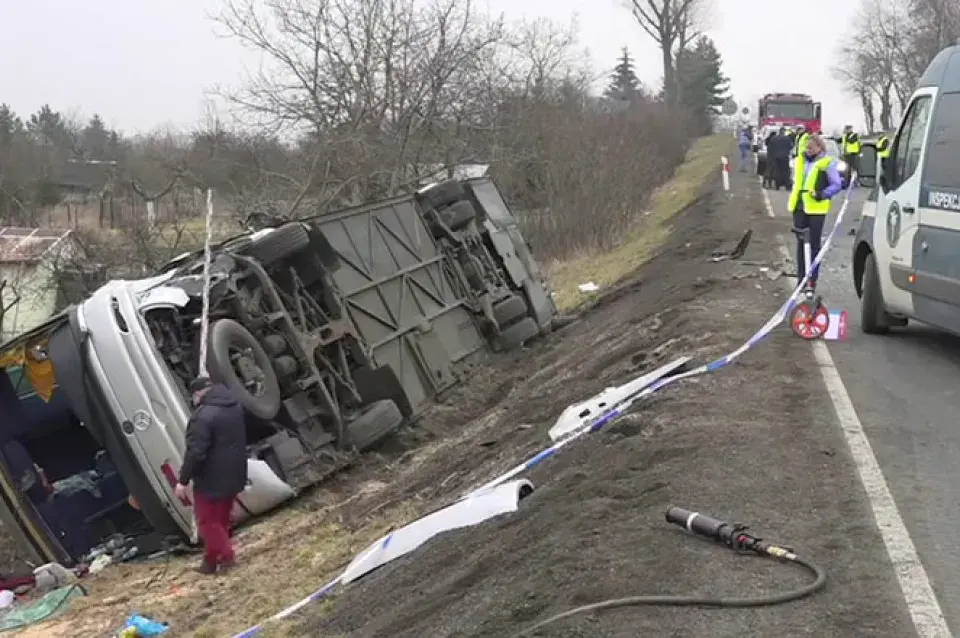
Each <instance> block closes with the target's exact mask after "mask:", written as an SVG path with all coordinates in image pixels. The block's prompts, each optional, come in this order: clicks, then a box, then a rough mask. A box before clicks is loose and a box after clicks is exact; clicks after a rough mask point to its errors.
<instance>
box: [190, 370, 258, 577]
mask: <svg viewBox="0 0 960 638" xmlns="http://www.w3.org/2000/svg"><path fill="white" fill-rule="evenodd" d="M190 391H191V392H192V393H193V403H194V405H195V406H196V407H195V409H194V412H193V415H192V416H191V417H190V422H189V423H188V424H187V436H186V439H187V445H186V451H185V452H184V455H183V465H182V466H181V467H180V481H179V482H178V483H177V486H176V489H175V491H176V495H177V498H179V499H181V500H185V499H188V498H189V496H190V489H189V488H188V486H189V485H190V483H191V482H193V490H192V491H193V513H194V514H195V515H196V517H197V527H198V528H199V532H200V537H201V538H202V539H203V545H204V555H203V562H202V563H201V564H200V567H199V568H198V569H197V571H199V572H200V573H201V574H213V573H215V572H217V571H221V572H223V571H226V570H228V569H231V568H233V567H234V566H235V565H236V559H235V557H234V553H233V542H232V541H231V538H230V537H231V534H230V527H231V525H230V511H231V510H232V509H233V503H234V501H235V500H236V498H237V495H238V494H240V492H242V491H243V488H244V487H245V486H246V483H247V432H246V424H245V422H244V416H243V407H241V406H240V404H239V403H237V401H236V399H234V398H233V395H232V394H231V393H230V390H229V389H228V388H227V387H226V386H225V385H223V384H219V383H217V384H215V383H212V382H211V381H210V379H208V378H206V377H198V378H197V379H195V380H194V381H193V382H192V383H191V384H190Z"/></svg>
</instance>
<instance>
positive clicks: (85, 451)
mask: <svg viewBox="0 0 960 638" xmlns="http://www.w3.org/2000/svg"><path fill="white" fill-rule="evenodd" d="M202 271H203V254H202V251H201V252H195V253H190V254H185V255H182V256H180V257H178V258H177V259H175V260H174V261H172V262H170V263H169V264H167V265H166V266H165V267H163V268H162V269H161V272H160V274H158V275H156V276H154V277H151V278H148V279H143V280H137V281H126V280H120V281H110V282H108V283H107V284H106V285H104V286H102V287H101V288H99V289H98V290H96V291H95V292H94V293H93V294H92V295H91V296H90V297H89V298H87V299H86V300H84V301H83V302H82V303H80V304H79V305H76V306H73V307H71V308H69V309H67V310H66V311H64V312H63V313H61V314H59V315H57V316H55V317H53V318H51V319H50V320H49V321H48V322H47V323H45V324H44V325H42V326H39V327H37V328H35V329H33V330H31V331H30V332H28V333H26V334H24V335H21V336H19V337H18V338H16V339H14V340H12V341H11V342H8V343H6V344H4V345H3V346H2V347H0V367H2V368H3V369H4V371H5V374H2V375H0V413H2V414H3V418H2V423H0V498H2V499H3V503H2V505H0V518H2V522H3V523H4V526H5V528H6V529H7V531H8V532H9V533H10V534H11V535H12V536H13V537H14V539H15V540H16V541H17V542H18V543H19V544H20V545H21V546H22V548H23V550H24V552H25V554H26V557H27V558H30V559H31V560H33V561H43V562H46V561H57V562H60V563H63V564H72V563H76V562H77V561H79V560H81V559H82V558H83V557H84V556H85V555H87V554H88V553H89V552H90V550H91V549H93V548H95V547H97V546H98V545H99V544H100V543H101V542H103V540H104V539H106V538H110V537H113V536H115V535H117V534H122V535H124V536H127V537H129V536H136V537H137V538H138V539H143V540H142V542H141V543H140V548H141V550H142V551H149V549H150V548H151V547H156V546H158V544H159V542H160V540H162V539H170V538H172V537H176V538H186V539H189V540H191V541H194V542H195V541H196V540H197V532H196V524H195V521H194V517H193V513H192V509H191V507H190V506H189V504H185V503H182V502H181V501H179V500H178V499H177V498H176V497H175V496H174V492H173V487H174V485H175V483H176V476H177V473H178V470H179V465H180V462H181V460H182V455H183V450H184V433H185V429H186V424H187V420H188V418H189V415H190V404H189V397H188V393H187V385H188V383H189V381H190V380H191V379H192V378H193V377H195V376H196V375H197V374H198V369H199V366H198V363H199V362H198V357H199V341H200V324H201V317H200V315H201V306H202V301H201V299H202V291H203V276H202ZM210 271H211V285H210V314H209V326H210V327H209V333H208V335H209V337H208V339H209V348H208V355H207V368H208V372H209V374H210V376H211V377H212V378H214V379H215V380H216V381H220V382H223V383H225V384H226V385H228V386H229V387H230V388H231V389H232V390H233V392H234V393H235V395H236V397H237V399H238V400H239V401H240V403H241V404H242V405H243V406H244V408H245V413H246V423H245V427H246V433H247V442H248V485H247V488H246V489H245V490H244V492H243V493H242V494H241V495H240V496H239V497H238V499H237V502H236V504H235V507H234V520H235V522H237V523H239V522H242V521H244V520H246V519H248V518H250V517H255V516H257V515H260V514H263V513H265V512H267V511H268V510H270V509H272V508H274V507H276V506H277V505H279V504H280V503H282V502H284V501H287V500H289V499H291V498H293V497H294V496H295V495H296V494H297V493H298V492H299V491H300V490H302V489H303V488H304V487H306V486H309V485H312V484H316V483H317V482H319V481H322V480H323V479H324V478H325V477H327V476H329V475H330V474H331V473H333V472H336V471H337V470H339V469H342V468H344V467H345V466H347V465H348V464H349V463H350V462H352V461H353V460H354V459H355V458H356V457H357V455H358V454H360V453H362V452H363V451H364V450H366V449H369V448H370V447H372V446H374V445H376V444H377V443H378V442H380V441H382V440H383V439H384V438H385V437H388V436H389V435H390V434H391V433H393V432H394V431H396V430H397V428H398V427H399V426H400V425H401V424H402V423H403V422H404V421H406V420H409V419H410V418H412V417H415V416H416V414H417V413H418V412H419V411H420V410H421V409H422V407H423V406H424V405H426V404H427V402H428V400H429V399H431V398H433V397H434V396H436V395H437V394H438V393H439V392H441V391H443V390H445V389H447V388H449V387H451V386H452V385H454V384H456V383H457V382H459V381H460V379H461V378H462V377H463V375H464V373H465V372H466V371H467V370H469V369H470V368H471V367H472V366H474V365H478V364H481V363H482V362H483V360H484V358H485V357H486V356H487V355H488V353H490V352H492V351H498V350H508V349H512V348H516V347H519V346H521V345H522V344H523V343H525V342H526V341H528V340H530V339H533V338H535V337H537V336H538V335H544V334H547V333H548V332H549V331H550V329H551V327H552V325H553V322H554V319H555V317H556V314H557V310H556V307H555V306H554V304H553V301H552V296H551V294H550V292H549V289H548V288H547V285H546V283H545V281H544V278H543V275H542V273H541V270H540V268H539V266H538V265H537V263H536V261H535V259H534V258H533V256H532V254H531V253H530V250H529V246H528V245H527V243H526V241H525V239H524V238H523V236H522V234H521V233H520V231H519V228H518V226H517V223H516V219H515V218H514V216H513V215H512V214H511V212H510V210H509V208H508V206H507V205H506V202H505V201H504V199H503V197H502V196H501V194H500V192H499V191H498V189H497V187H496V186H495V184H494V183H493V182H492V181H490V180H489V179H486V178H481V179H474V180H466V181H462V182H446V183H441V184H436V185H432V186H430V187H428V188H425V189H423V190H422V191H420V192H418V193H416V194H411V195H406V196H402V197H396V198H393V199H389V200H384V201H380V202H376V203H373V204H368V205H365V206H361V207H357V208H351V209H348V210H343V211H337V212H334V213H330V214H325V215H318V216H316V217H313V218H308V219H303V220H299V221H296V222H288V223H285V224H282V225H279V226H277V227H273V228H265V229H261V230H258V231H256V232H251V233H247V234H244V235H241V236H239V237H234V238H232V239H229V240H227V241H224V242H222V243H220V244H218V245H216V246H214V247H213V249H212V259H211V268H210Z"/></svg>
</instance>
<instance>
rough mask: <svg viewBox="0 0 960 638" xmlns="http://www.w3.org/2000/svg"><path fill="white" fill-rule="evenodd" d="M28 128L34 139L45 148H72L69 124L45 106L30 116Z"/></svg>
mask: <svg viewBox="0 0 960 638" xmlns="http://www.w3.org/2000/svg"><path fill="white" fill-rule="evenodd" d="M27 128H28V129H29V130H30V132H31V133H32V134H33V136H34V138H36V140H37V141H38V142H39V143H40V144H43V145H44V146H49V147H57V148H70V147H71V144H70V131H69V130H68V129H67V123H66V121H65V120H64V119H63V116H62V115H60V113H58V112H57V111H54V110H53V109H51V108H50V106H49V105H47V104H44V105H43V106H42V107H40V110H39V111H37V112H36V113H34V114H33V115H31V116H30V121H29V122H28V123H27Z"/></svg>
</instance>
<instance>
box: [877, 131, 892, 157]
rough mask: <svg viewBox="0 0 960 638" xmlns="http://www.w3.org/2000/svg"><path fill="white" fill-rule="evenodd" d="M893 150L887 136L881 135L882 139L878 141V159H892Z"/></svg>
mask: <svg viewBox="0 0 960 638" xmlns="http://www.w3.org/2000/svg"><path fill="white" fill-rule="evenodd" d="M892 150H893V148H892V147H891V145H890V140H889V139H887V136H886V135H881V136H880V139H879V140H877V157H879V158H880V159H887V158H888V157H890V151H892Z"/></svg>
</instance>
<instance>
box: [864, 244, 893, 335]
mask: <svg viewBox="0 0 960 638" xmlns="http://www.w3.org/2000/svg"><path fill="white" fill-rule="evenodd" d="M861 288H862V290H863V295H861V297H860V329H861V330H863V332H865V333H866V334H868V335H879V334H886V333H887V332H889V331H890V315H888V314H887V311H886V310H884V308H883V295H882V294H881V292H880V279H879V277H878V276H877V264H876V261H875V260H874V258H873V254H872V253H871V254H869V255H867V258H866V260H865V261H864V262H863V285H862V286H861Z"/></svg>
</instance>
